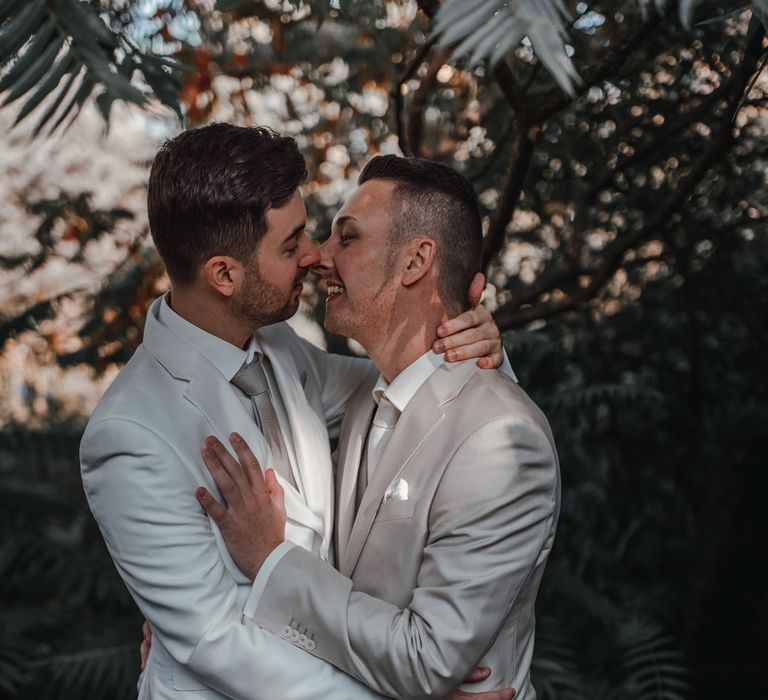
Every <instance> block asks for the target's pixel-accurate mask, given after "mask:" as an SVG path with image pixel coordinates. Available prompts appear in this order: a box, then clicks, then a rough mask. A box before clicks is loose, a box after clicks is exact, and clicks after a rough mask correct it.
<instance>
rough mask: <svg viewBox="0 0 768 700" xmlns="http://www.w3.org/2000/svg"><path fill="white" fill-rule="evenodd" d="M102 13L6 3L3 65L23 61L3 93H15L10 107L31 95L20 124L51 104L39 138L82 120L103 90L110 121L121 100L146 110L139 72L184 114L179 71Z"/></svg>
mask: <svg viewBox="0 0 768 700" xmlns="http://www.w3.org/2000/svg"><path fill="white" fill-rule="evenodd" d="M100 9H104V8H99V7H98V6H92V5H91V4H89V3H87V2H82V1H81V0H33V1H32V2H20V0H3V2H2V3H0V64H4V63H6V62H8V61H9V59H11V58H13V57H14V56H15V57H16V59H15V61H14V62H13V63H12V65H11V66H10V68H9V69H8V70H7V71H6V73H5V75H4V76H3V77H2V79H0V93H3V92H6V93H7V94H6V96H5V99H4V100H3V106H6V105H8V104H10V103H12V102H14V101H16V100H18V99H20V98H21V97H23V96H24V95H28V97H27V100H26V102H25V103H24V106H23V107H22V108H21V109H20V110H19V112H18V114H17V115H16V122H15V123H16V124H18V123H19V122H20V121H22V120H23V119H25V118H26V117H27V116H28V115H29V114H30V113H31V112H32V111H33V110H34V109H35V108H36V107H37V106H38V105H40V104H41V103H43V101H44V100H46V98H50V99H49V101H48V102H47V103H46V109H45V112H44V113H43V115H42V116H41V117H40V119H39V121H38V122H37V126H36V127H35V131H34V133H35V134H38V133H40V131H41V130H42V129H43V128H44V127H45V126H50V131H54V130H56V128H57V127H58V126H59V125H61V124H62V123H64V122H65V121H67V119H70V120H72V119H74V118H75V117H76V116H77V113H78V112H79V111H80V108H81V107H82V106H83V104H85V102H86V100H88V98H89V97H90V96H91V95H92V94H93V93H94V91H95V90H97V88H98V89H99V94H98V96H97V98H96V102H97V104H98V105H99V108H100V109H101V111H102V113H103V115H104V118H105V119H108V118H109V111H110V107H111V105H112V102H113V101H114V100H116V99H121V100H126V101H128V102H132V103H136V104H140V105H143V104H144V103H145V101H146V96H145V93H144V92H143V91H142V90H140V89H139V88H137V87H136V86H135V85H134V84H133V81H132V79H133V77H134V73H135V72H136V71H140V72H141V75H142V76H143V79H144V81H146V83H147V84H148V85H149V86H150V87H151V89H152V91H153V92H154V94H155V95H156V96H157V97H158V98H159V99H160V100H161V101H162V102H163V103H164V104H166V105H168V106H169V107H172V108H173V109H175V110H176V111H177V112H179V114H181V110H180V106H179V102H178V98H177V96H176V93H177V92H178V81H177V79H176V77H175V76H174V74H173V73H172V70H173V69H178V66H177V65H176V64H175V63H174V62H173V61H169V60H168V59H166V58H164V57H158V56H153V55H151V54H148V53H143V52H142V51H140V50H139V49H138V48H137V47H136V46H135V44H133V43H132V42H131V41H130V39H129V38H128V37H127V36H126V35H125V34H124V33H123V32H121V31H119V29H116V28H115V27H114V26H113V27H110V26H109V25H108V24H105V22H104V21H103V20H102V18H101V16H100ZM30 93H31V94H30ZM54 93H55V97H53V95H54ZM54 118H55V121H54ZM51 122H53V125H52V126H51Z"/></svg>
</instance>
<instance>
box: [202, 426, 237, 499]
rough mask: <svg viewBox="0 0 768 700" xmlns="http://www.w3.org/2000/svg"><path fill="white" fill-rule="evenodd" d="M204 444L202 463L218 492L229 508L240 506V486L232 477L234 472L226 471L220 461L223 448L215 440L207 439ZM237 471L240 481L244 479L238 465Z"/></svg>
mask: <svg viewBox="0 0 768 700" xmlns="http://www.w3.org/2000/svg"><path fill="white" fill-rule="evenodd" d="M205 443H206V445H207V446H206V447H205V448H203V452H202V454H203V462H205V466H206V467H208V471H209V472H210V473H211V476H212V477H213V481H214V482H215V484H216V486H217V487H218V488H219V492H220V493H221V495H222V496H223V497H224V500H225V501H226V502H227V504H228V505H229V506H230V507H231V506H238V505H242V503H243V495H242V493H241V490H240V486H239V485H238V483H237V481H236V480H235V478H233V476H232V472H233V471H235V470H228V469H227V468H226V467H225V466H224V461H223V460H222V456H221V449H223V448H224V446H223V445H222V444H221V443H220V442H219V441H218V440H216V439H215V438H207V439H206V441H205ZM217 446H218V447H217ZM225 452H226V450H225ZM230 459H231V457H230ZM237 470H238V471H240V472H241V474H240V479H244V478H245V477H244V476H243V475H242V470H241V469H240V466H239V465H238V466H237ZM246 488H247V485H246Z"/></svg>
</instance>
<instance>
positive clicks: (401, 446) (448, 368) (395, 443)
mask: <svg viewBox="0 0 768 700" xmlns="http://www.w3.org/2000/svg"><path fill="white" fill-rule="evenodd" d="M486 371H490V370H479V369H478V368H477V367H476V366H475V362H474V360H466V361H464V362H458V363H454V364H444V365H442V366H441V367H439V368H438V369H437V370H435V372H434V373H433V374H432V376H431V377H430V378H429V379H428V380H427V381H426V382H425V383H424V384H423V385H422V387H421V388H420V389H419V390H418V391H417V392H416V394H415V395H414V397H413V398H412V399H411V401H410V402H409V403H408V405H407V406H406V407H405V411H403V413H402V415H401V416H400V418H399V420H398V421H397V425H395V429H394V431H393V432H392V436H391V437H390V439H389V442H388V443H387V446H386V447H385V448H384V452H383V454H382V456H381V459H380V461H379V463H378V464H377V465H376V468H375V469H374V472H373V475H372V477H371V480H370V481H369V482H368V487H367V488H366V490H365V493H364V494H363V499H362V501H361V502H360V508H359V510H358V511H357V516H356V517H355V520H354V524H353V525H352V531H351V534H350V537H349V543H348V545H347V547H346V549H345V550H344V551H343V553H342V555H341V561H340V571H341V573H342V574H344V576H351V575H352V572H353V571H354V569H355V566H356V565H357V562H358V560H359V558H360V554H361V552H362V551H363V546H364V545H365V541H366V539H367V538H368V533H369V532H370V531H371V526H372V525H373V521H374V520H375V519H376V514H377V513H378V512H379V506H380V505H381V502H382V500H383V498H384V494H385V493H386V491H387V488H388V487H389V485H390V484H391V483H392V481H393V480H394V479H396V478H397V477H398V476H399V474H400V472H401V471H402V470H403V469H404V467H405V466H406V465H407V464H408V462H409V461H410V460H411V458H412V457H413V456H414V454H415V453H416V451H417V450H418V449H419V448H420V447H421V446H422V444H423V443H424V442H425V441H426V440H427V439H428V438H429V437H430V435H431V434H432V433H433V432H434V431H435V429H436V428H437V427H438V426H439V425H440V423H441V422H442V419H443V417H444V416H445V412H444V410H443V405H444V404H446V403H447V402H449V401H451V400H452V399H453V398H455V397H456V396H457V395H458V394H459V392H460V391H461V389H462V388H463V387H464V385H465V384H466V383H467V382H468V381H469V380H470V378H471V377H472V376H473V374H474V373H475V372H486ZM363 439H364V438H363ZM358 463H359V460H358ZM420 468H422V469H431V468H432V465H431V464H428V463H426V464H423V465H421V467H420ZM356 481H357V480H356V479H355V482H356ZM411 497H412V498H416V497H418V494H411Z"/></svg>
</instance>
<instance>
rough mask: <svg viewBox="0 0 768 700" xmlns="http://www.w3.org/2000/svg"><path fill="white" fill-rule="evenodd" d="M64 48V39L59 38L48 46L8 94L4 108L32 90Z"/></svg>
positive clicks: (4, 101)
mask: <svg viewBox="0 0 768 700" xmlns="http://www.w3.org/2000/svg"><path fill="white" fill-rule="evenodd" d="M62 46H64V37H57V38H56V39H54V41H52V42H51V43H50V44H49V45H48V48H46V49H45V51H43V53H41V54H40V55H39V56H38V57H37V59H36V60H35V61H34V63H33V64H32V65H31V66H30V67H29V70H28V71H27V72H26V73H25V74H24V76H23V77H22V78H21V80H19V81H18V82H17V83H16V84H15V85H14V87H13V90H11V91H10V92H9V93H8V95H7V96H6V98H5V100H3V107H5V105H8V104H10V103H11V102H13V101H14V100H18V99H19V97H21V96H22V95H24V94H26V93H27V91H28V90H31V89H32V88H33V87H34V86H35V85H36V84H37V83H38V81H39V80H40V79H41V78H42V77H43V76H44V75H45V73H46V72H47V71H48V70H50V68H51V64H52V63H53V62H54V60H55V59H56V56H57V55H58V53H59V51H61V48H62ZM59 77H61V76H59Z"/></svg>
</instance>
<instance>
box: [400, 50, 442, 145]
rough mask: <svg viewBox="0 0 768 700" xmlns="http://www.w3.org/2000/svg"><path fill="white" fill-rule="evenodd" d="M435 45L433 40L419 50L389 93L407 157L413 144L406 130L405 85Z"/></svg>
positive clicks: (401, 142)
mask: <svg viewBox="0 0 768 700" xmlns="http://www.w3.org/2000/svg"><path fill="white" fill-rule="evenodd" d="M434 45H435V40H434V39H431V40H430V41H428V42H426V43H425V44H422V45H421V46H420V47H419V48H418V50H417V51H416V53H415V54H414V55H413V57H412V58H411V60H410V61H409V62H408V63H407V64H406V65H405V68H403V70H402V71H401V72H400V75H398V76H397V78H396V79H395V81H394V83H393V84H392V89H391V90H390V92H389V97H390V100H391V102H392V111H393V112H394V115H395V132H396V133H397V140H398V142H399V143H400V150H401V151H402V152H403V153H404V154H405V155H406V156H412V155H413V150H412V148H411V144H410V143H408V135H407V133H406V130H405V120H404V118H403V104H404V100H403V85H405V83H407V82H408V81H409V80H410V79H411V78H412V77H413V76H414V75H415V74H416V71H417V70H418V69H419V66H420V65H421V64H422V63H423V62H424V59H426V57H427V56H428V55H429V52H430V51H431V50H432V47H433V46H434Z"/></svg>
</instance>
